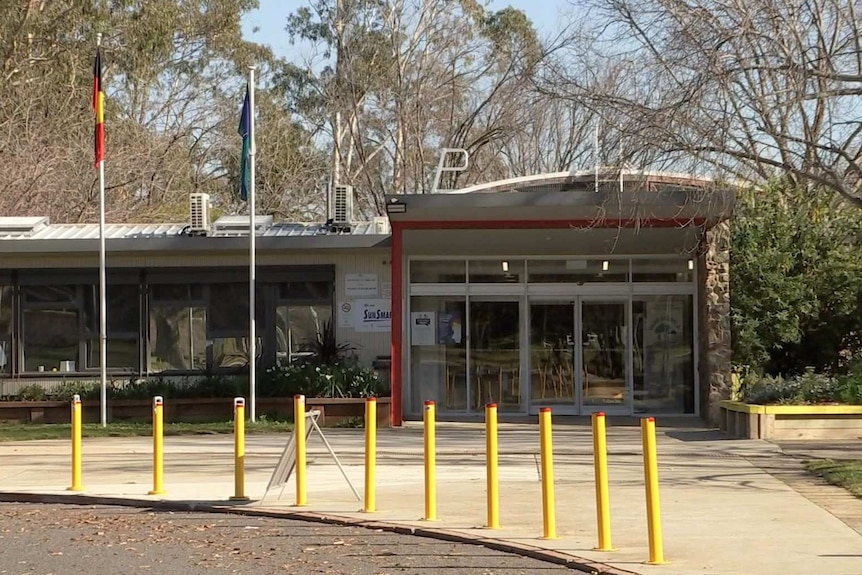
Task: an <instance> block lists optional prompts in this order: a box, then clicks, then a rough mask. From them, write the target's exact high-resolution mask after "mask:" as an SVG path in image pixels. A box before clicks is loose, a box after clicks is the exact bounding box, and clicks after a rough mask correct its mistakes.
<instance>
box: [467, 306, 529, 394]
mask: <svg viewBox="0 0 862 575" xmlns="http://www.w3.org/2000/svg"><path fill="white" fill-rule="evenodd" d="M520 312H521V305H520V303H519V302H518V301H496V300H493V301H483V300H480V299H479V298H477V297H471V298H470V362H469V365H470V409H471V410H474V411H481V410H482V409H483V406H484V405H485V404H486V403H496V404H497V405H498V406H499V409H500V411H519V410H520V409H521V377H520V375H521V330H520V326H521V321H520Z"/></svg>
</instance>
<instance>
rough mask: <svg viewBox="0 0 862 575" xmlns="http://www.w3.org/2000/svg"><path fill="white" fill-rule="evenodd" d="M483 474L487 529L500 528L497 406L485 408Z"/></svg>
mask: <svg viewBox="0 0 862 575" xmlns="http://www.w3.org/2000/svg"><path fill="white" fill-rule="evenodd" d="M485 453H486V458H487V461H486V464H485V468H486V469H485V473H486V479H487V482H488V485H487V491H488V525H487V527H488V529H499V528H500V476H499V468H498V467H499V458H498V454H497V404H496V403H489V404H488V405H486V406H485Z"/></svg>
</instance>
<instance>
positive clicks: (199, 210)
mask: <svg viewBox="0 0 862 575" xmlns="http://www.w3.org/2000/svg"><path fill="white" fill-rule="evenodd" d="M209 229H210V195H209V194H203V193H195V194H191V196H190V197H189V232H190V233H193V234H204V235H206V233H207V232H208V231H209Z"/></svg>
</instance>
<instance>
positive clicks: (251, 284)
mask: <svg viewBox="0 0 862 575" xmlns="http://www.w3.org/2000/svg"><path fill="white" fill-rule="evenodd" d="M248 107H249V119H248V125H249V129H248V136H249V139H250V140H251V142H250V146H249V152H248V163H249V180H250V183H249V190H248V213H249V217H248V222H249V223H248V237H249V241H248V251H249V271H248V324H249V327H248V330H249V338H248V357H249V359H248V392H249V396H250V398H251V400H250V410H249V418H250V419H251V421H252V422H254V421H255V404H256V403H257V402H256V399H255V398H256V391H257V390H256V385H257V382H256V381H255V376H256V375H257V374H256V371H257V369H256V364H257V330H256V329H255V321H254V320H255V317H254V316H255V301H254V295H255V293H254V291H255V249H254V244H255V224H254V215H255V214H254V209H255V208H254V156H255V151H256V150H255V143H254V66H249V67H248Z"/></svg>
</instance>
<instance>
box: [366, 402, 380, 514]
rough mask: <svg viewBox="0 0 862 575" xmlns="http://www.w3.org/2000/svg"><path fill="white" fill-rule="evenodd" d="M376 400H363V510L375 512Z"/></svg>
mask: <svg viewBox="0 0 862 575" xmlns="http://www.w3.org/2000/svg"><path fill="white" fill-rule="evenodd" d="M376 482H377V398H376V397H369V398H368V399H366V400H365V508H364V509H363V511H364V512H366V513H373V512H374V511H377V509H376V507H377V486H376Z"/></svg>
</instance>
